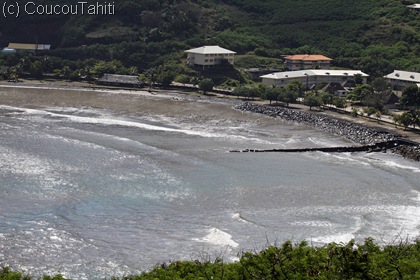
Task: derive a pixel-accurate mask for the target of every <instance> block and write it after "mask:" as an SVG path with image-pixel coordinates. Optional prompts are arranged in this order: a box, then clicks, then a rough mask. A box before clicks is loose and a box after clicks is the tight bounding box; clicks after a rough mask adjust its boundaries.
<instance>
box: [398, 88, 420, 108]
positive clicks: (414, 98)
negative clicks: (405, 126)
mask: <svg viewBox="0 0 420 280" xmlns="http://www.w3.org/2000/svg"><path fill="white" fill-rule="evenodd" d="M400 101H401V103H402V104H404V106H420V90H419V87H418V86H417V85H409V86H406V87H405V88H404V89H403V91H402V95H401V100H400Z"/></svg>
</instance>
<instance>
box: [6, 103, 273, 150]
mask: <svg viewBox="0 0 420 280" xmlns="http://www.w3.org/2000/svg"><path fill="white" fill-rule="evenodd" d="M0 108H3V109H9V110H17V109H18V110H21V111H23V112H24V114H27V115H40V116H47V117H50V118H57V119H63V118H65V119H67V120H70V121H72V122H75V123H83V124H97V125H104V126H106V125H113V126H123V127H133V128H140V129H145V130H152V131H163V132H173V133H183V134H187V135H192V136H200V137H206V138H232V139H240V140H246V141H250V140H251V141H256V142H263V143H266V144H272V143H271V142H269V141H264V140H261V139H259V138H249V137H245V136H241V135H232V134H225V133H217V132H216V133H215V132H209V131H207V130H205V128H204V127H203V129H204V130H192V129H181V128H173V127H166V126H160V125H152V124H146V123H141V122H135V121H129V120H122V119H115V118H109V117H86V116H76V115H67V114H63V113H55V112H53V111H51V110H49V111H44V110H38V109H28V108H17V107H11V106H6V105H0ZM184 127H185V126H184Z"/></svg>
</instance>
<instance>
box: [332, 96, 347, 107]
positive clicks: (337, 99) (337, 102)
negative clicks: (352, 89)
mask: <svg viewBox="0 0 420 280" xmlns="http://www.w3.org/2000/svg"><path fill="white" fill-rule="evenodd" d="M333 104H334V106H335V107H337V108H340V109H342V108H346V105H347V102H346V100H345V99H344V98H341V97H335V98H334V99H333Z"/></svg>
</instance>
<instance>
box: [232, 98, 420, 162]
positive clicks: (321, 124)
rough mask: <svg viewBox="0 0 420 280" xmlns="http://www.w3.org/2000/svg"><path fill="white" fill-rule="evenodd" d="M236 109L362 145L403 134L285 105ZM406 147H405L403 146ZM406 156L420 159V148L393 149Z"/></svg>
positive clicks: (248, 106) (254, 105) (246, 104)
mask: <svg viewBox="0 0 420 280" xmlns="http://www.w3.org/2000/svg"><path fill="white" fill-rule="evenodd" d="M235 109H237V110H241V111H247V112H252V113H258V114H264V115H268V116H271V117H275V118H281V119H283V120H286V121H293V122H297V123H302V124H305V125H308V126H311V127H314V128H316V129H320V130H323V131H326V132H329V133H332V134H334V135H339V136H343V137H345V138H347V139H349V140H351V141H353V142H355V143H358V144H361V145H373V144H376V143H380V142H386V141H393V140H397V139H401V136H400V135H398V134H395V133H392V132H390V131H387V130H385V129H381V128H379V127H375V128H373V127H368V126H364V125H361V124H357V123H352V122H350V121H347V120H343V119H338V118H335V117H332V116H326V115H320V114H316V113H311V112H307V111H299V110H293V109H289V108H284V107H273V106H266V105H259V104H255V103H249V102H245V103H242V104H239V105H236V106H235ZM403 147H404V148H403ZM392 151H393V152H395V153H398V154H401V155H403V156H404V157H407V158H410V159H414V160H419V159H420V148H419V147H415V146H414V147H412V146H404V145H403V146H400V147H396V148H394V149H393V150H392Z"/></svg>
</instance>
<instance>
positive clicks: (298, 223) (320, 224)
mask: <svg viewBox="0 0 420 280" xmlns="http://www.w3.org/2000/svg"><path fill="white" fill-rule="evenodd" d="M291 224H292V225H293V226H304V227H332V224H331V223H330V222H328V221H319V220H313V221H294V222H292V223H291Z"/></svg>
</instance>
